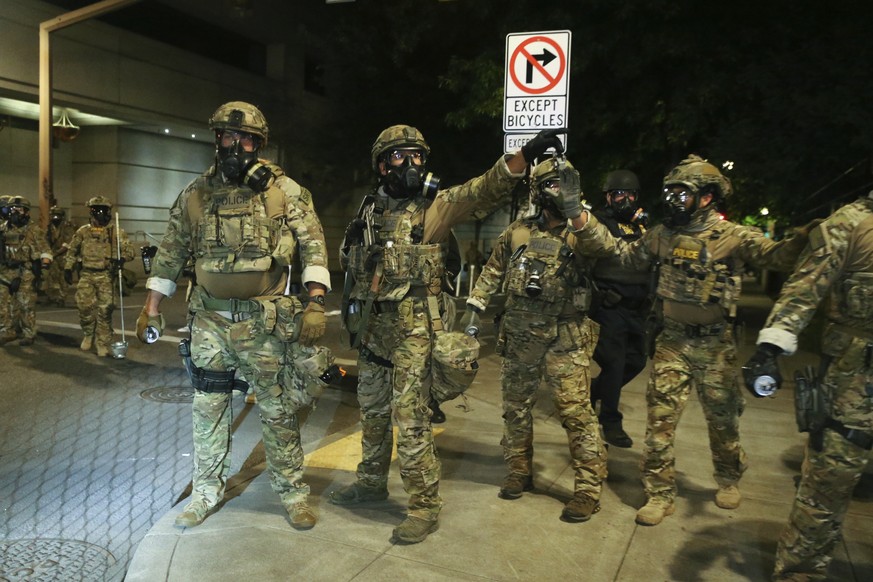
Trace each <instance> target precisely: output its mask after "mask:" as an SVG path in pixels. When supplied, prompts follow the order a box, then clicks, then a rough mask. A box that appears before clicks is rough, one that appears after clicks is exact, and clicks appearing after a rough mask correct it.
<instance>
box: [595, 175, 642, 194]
mask: <svg viewBox="0 0 873 582" xmlns="http://www.w3.org/2000/svg"><path fill="white" fill-rule="evenodd" d="M610 190H633V191H635V192H639V190H640V181H639V179H638V178H637V175H636V174H634V173H633V172H631V171H630V170H614V171H612V172H610V173H608V174H607V175H606V180H604V181H603V191H604V192H609V191H610Z"/></svg>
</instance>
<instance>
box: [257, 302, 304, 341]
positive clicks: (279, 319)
mask: <svg viewBox="0 0 873 582" xmlns="http://www.w3.org/2000/svg"><path fill="white" fill-rule="evenodd" d="M255 300H256V301H257V302H258V303H260V304H261V307H262V309H263V317H264V331H266V332H267V333H272V334H273V335H274V336H276V337H277V338H279V339H280V340H282V341H283V342H296V341H297V338H298V337H299V336H300V317H299V315H300V314H301V313H303V304H302V303H301V302H300V300H299V299H297V297H294V296H288V295H280V296H278V297H272V296H271V297H255Z"/></svg>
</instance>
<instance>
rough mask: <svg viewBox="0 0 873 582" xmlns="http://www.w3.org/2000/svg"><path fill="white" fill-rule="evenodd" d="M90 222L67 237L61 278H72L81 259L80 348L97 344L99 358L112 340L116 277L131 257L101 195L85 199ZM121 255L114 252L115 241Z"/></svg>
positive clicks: (78, 289) (78, 298)
mask: <svg viewBox="0 0 873 582" xmlns="http://www.w3.org/2000/svg"><path fill="white" fill-rule="evenodd" d="M87 206H88V211H89V214H90V224H86V225H84V226H82V227H80V228H79V230H77V231H76V234H74V235H73V238H72V240H70V244H69V249H68V250H67V253H66V256H65V259H64V281H65V282H66V283H67V284H72V282H73V269H75V268H76V266H77V264H79V263H81V271H79V282H78V284H77V285H76V307H78V309H79V325H80V326H81V327H82V335H83V337H82V343H81V344H80V346H79V348H80V349H81V350H82V351H83V352H87V351H90V350H91V349H92V347H95V346H96V348H97V355H98V356H99V357H101V358H103V357H106V356H108V355H109V353H110V352H109V345H110V344H111V343H112V312H113V311H115V299H114V293H115V291H116V290H117V282H116V281H117V279H116V277H118V276H120V271H121V268H122V266H123V265H124V263H125V261H129V260H131V259H133V248H132V247H131V245H130V241H129V240H128V238H127V233H125V232H124V230H123V229H117V230H116V228H115V224H113V221H112V202H110V201H109V199H108V198H106V197H105V196H94V197H93V198H91V199H90V200H88V204H87ZM119 240H120V241H121V256H120V257H119V256H118V241H119Z"/></svg>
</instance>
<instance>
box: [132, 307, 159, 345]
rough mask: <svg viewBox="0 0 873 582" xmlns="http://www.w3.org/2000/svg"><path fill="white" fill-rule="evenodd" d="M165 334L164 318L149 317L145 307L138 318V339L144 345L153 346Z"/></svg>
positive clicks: (157, 316)
mask: <svg viewBox="0 0 873 582" xmlns="http://www.w3.org/2000/svg"><path fill="white" fill-rule="evenodd" d="M163 333H164V316H163V314H161V313H159V314H157V315H149V314H148V313H147V312H146V308H145V307H143V308H142V311H140V312H139V317H137V318H136V337H138V338H139V341H141V342H142V343H144V344H153V343H155V342H156V341H157V339H158V338H159V337H161V335H162V334H163Z"/></svg>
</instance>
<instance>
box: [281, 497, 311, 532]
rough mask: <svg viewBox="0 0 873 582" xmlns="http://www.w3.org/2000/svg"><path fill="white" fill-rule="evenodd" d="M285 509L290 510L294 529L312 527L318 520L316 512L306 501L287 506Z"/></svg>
mask: <svg viewBox="0 0 873 582" xmlns="http://www.w3.org/2000/svg"><path fill="white" fill-rule="evenodd" d="M285 510H286V511H287V512H288V517H290V518H291V527H293V528H294V529H311V528H312V527H313V526H315V522H316V521H318V518H317V517H316V516H315V512H314V511H312V508H311V507H309V504H308V503H306V502H305V501H300V502H298V503H295V504H294V505H292V506H291V507H286V508H285Z"/></svg>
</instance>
